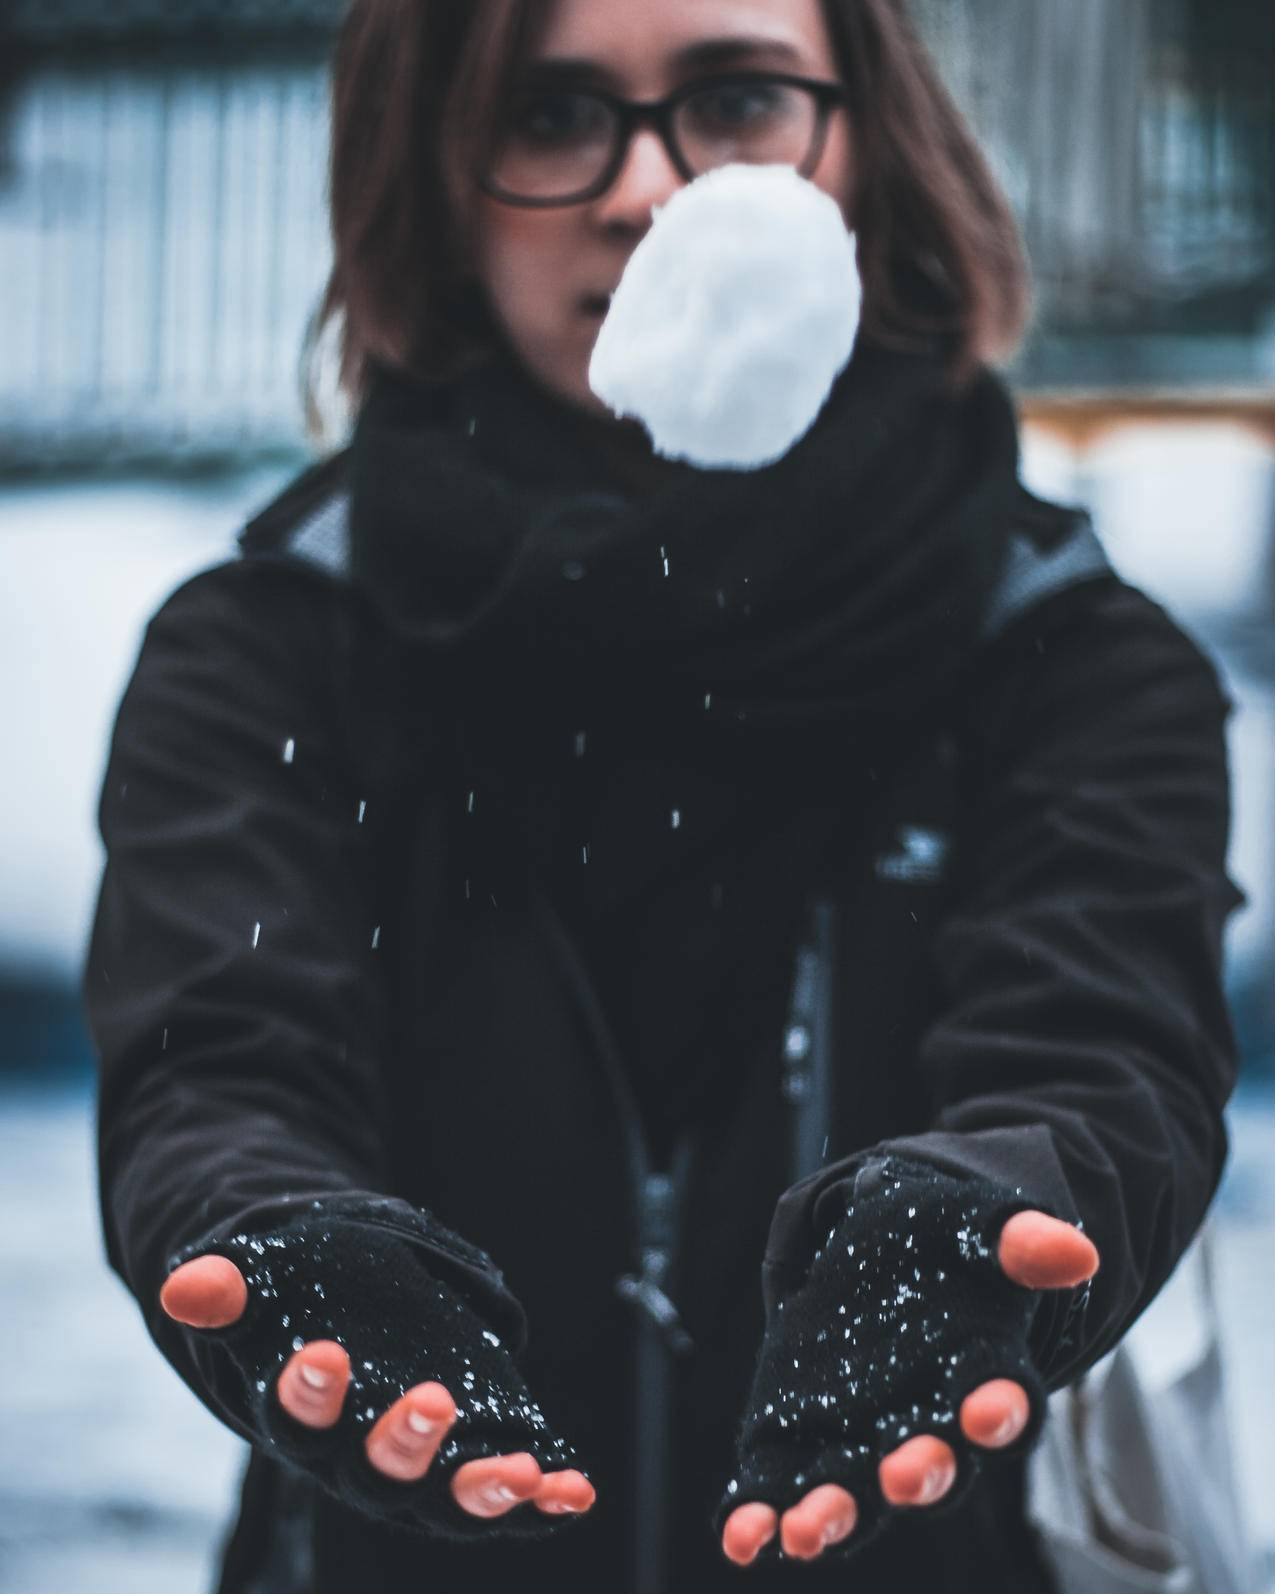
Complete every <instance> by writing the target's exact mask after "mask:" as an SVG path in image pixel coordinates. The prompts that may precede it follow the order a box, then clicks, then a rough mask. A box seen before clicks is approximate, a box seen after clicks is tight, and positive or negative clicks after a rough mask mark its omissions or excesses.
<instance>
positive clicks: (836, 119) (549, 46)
mask: <svg viewBox="0 0 1275 1594" xmlns="http://www.w3.org/2000/svg"><path fill="white" fill-rule="evenodd" d="M545 12H546V15H545V18H544V22H543V24H542V28H541V31H540V34H539V36H538V38H537V39H536V41H535V43H534V44H533V45H532V48H531V52H530V62H534V63H537V64H539V63H542V62H546V61H548V60H550V59H555V58H559V57H571V58H582V59H585V60H588V61H591V62H594V63H596V66H597V80H596V81H597V85H598V86H601V87H610V88H611V89H612V91H613V92H614V93H616V94H620V95H622V96H624V97H625V98H628V99H636V100H653V99H661V98H663V96H664V95H666V94H670V93H672V92H673V90H674V89H676V88H678V87H680V85H681V84H682V83H685V82H689V81H691V80H693V79H694V78H697V77H703V76H705V75H706V72H707V71H708V69H706V68H704V67H702V66H701V67H699V68H697V69H695V70H687V69H686V68H681V69H679V67H678V64H677V57H678V56H679V54H680V53H681V52H682V51H684V50H685V49H686V48H687V47H688V46H689V45H693V44H701V43H703V42H705V41H708V40H715V39H725V38H730V39H736V38H740V37H745V36H746V37H749V38H755V39H757V40H758V41H769V43H770V45H771V48H769V49H767V48H764V47H762V45H761V43H760V42H759V44H758V45H757V47H755V48H751V49H749V50H747V51H741V53H740V54H739V55H738V56H737V57H736V56H733V55H732V56H731V57H730V58H729V59H723V60H721V62H720V64H715V65H714V67H713V68H712V69H711V70H712V71H713V72H717V73H721V72H727V71H750V70H759V71H773V72H785V73H791V74H794V75H797V76H802V77H812V78H818V79H820V80H822V81H823V82H830V83H836V82H838V81H839V70H838V65H837V61H836V56H835V53H834V50H833V46H832V41H831V39H830V38H829V36H828V31H827V26H826V23H825V20H824V14H823V6H822V3H821V0H641V3H640V4H637V3H635V0H553V3H552V4H548V5H546V7H545ZM530 62H529V63H528V65H530ZM852 179H853V165H852V150H851V140H850V128H849V119H848V116H847V113H846V110H845V107H844V106H836V107H834V109H833V111H832V113H831V117H830V119H829V123H828V128H827V139H826V141H825V144H824V148H823V153H822V155H821V157H820V160H819V164H818V166H817V167H816V169H815V170H814V172H813V173H811V175H810V181H811V182H813V183H815V184H816V185H817V186H818V187H819V188H821V189H823V191H824V192H825V193H827V194H829V195H831V197H832V198H833V199H835V200H836V201H837V203H838V204H839V205H840V206H841V209H842V214H843V215H844V216H845V218H846V225H847V227H851V226H852V225H853V223H852V221H851V218H850V204H851V193H852ZM682 187H685V180H684V179H683V178H682V176H681V174H680V173H679V172H678V170H677V168H676V167H675V166H674V165H673V163H672V161H671V160H670V158H669V154H668V151H667V150H666V149H665V148H664V145H663V143H662V141H661V139H660V136H659V134H658V133H657V132H656V131H655V129H654V128H652V127H643V128H641V129H638V130H637V131H636V132H635V133H634V136H633V139H632V141H631V143H630V144H629V149H628V153H627V155H626V158H625V161H624V165H623V166H622V168H621V169H620V172H619V174H618V176H617V177H616V180H615V182H614V183H613V184H612V186H611V187H610V188H609V189H608V190H607V191H606V192H605V193H604V194H602V195H600V196H599V197H598V198H597V199H593V200H590V201H587V202H585V203H583V204H574V205H562V206H558V207H553V208H546V209H532V208H528V207H524V206H519V205H507V204H503V203H502V202H501V201H500V200H497V199H493V198H491V197H490V196H489V195H486V194H482V193H480V194H479V195H478V196H477V213H476V218H475V219H476V228H475V248H476V261H475V264H476V272H477V276H478V280H479V282H480V284H481V285H482V287H483V288H484V290H485V292H486V296H487V299H488V303H489V305H490V307H491V310H492V311H493V313H494V314H495V316H496V318H497V320H498V321H499V323H500V325H501V326H502V327H503V329H504V332H505V335H506V337H507V338H508V339H509V341H510V343H511V344H512V346H513V348H514V350H515V352H516V353H517V354H518V356H519V357H520V359H521V361H522V363H523V364H524V365H525V366H526V367H527V369H528V370H529V371H530V373H531V374H532V376H534V377H535V378H536V379H537V380H538V381H540V382H541V383H542V384H543V385H544V386H546V387H548V388H549V389H550V390H551V391H552V392H554V393H556V394H558V395H559V396H560V397H562V398H565V399H567V400H568V401H569V402H571V403H573V404H576V405H578V406H579V407H581V408H583V409H585V410H588V411H589V412H591V413H593V414H595V415H600V416H603V417H608V418H609V417H611V411H610V410H608V409H607V408H606V406H605V405H604V404H603V403H602V401H601V400H600V399H599V398H597V396H596V395H595V394H594V393H593V391H592V389H591V388H590V387H589V382H588V368H589V357H590V355H591V353H592V351H593V345H594V342H595V340H596V338H597V335H598V331H599V328H600V326H601V318H600V316H599V315H598V313H597V311H596V310H593V311H589V310H587V309H586V308H585V306H584V301H585V300H586V299H587V298H596V296H597V295H599V294H608V293H610V292H611V291H612V290H613V289H614V288H615V286H616V285H617V283H618V282H619V280H620V277H621V276H622V274H623V272H624V267H625V265H626V263H627V262H628V259H629V256H630V255H631V254H632V253H633V251H634V249H635V248H636V247H637V245H638V243H639V242H640V241H641V239H642V237H643V236H644V235H645V233H646V232H647V231H648V229H649V228H650V226H651V210H652V206H655V205H663V204H664V203H665V202H666V201H667V200H668V199H669V197H670V196H671V195H672V194H673V193H675V192H676V190H677V189H679V188H682Z"/></svg>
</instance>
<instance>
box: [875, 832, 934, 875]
mask: <svg viewBox="0 0 1275 1594" xmlns="http://www.w3.org/2000/svg"><path fill="white" fill-rule="evenodd" d="M949 840H950V838H949V837H948V836H947V834H946V833H945V832H944V831H941V830H929V829H927V828H926V827H925V826H924V825H900V826H899V830H898V848H897V850H896V851H894V852H883V853H880V854H879V855H878V857H877V860H876V873H877V874H878V876H879V877H880V878H881V879H882V880H925V881H929V880H941V879H942V878H943V871H944V869H945V868H946V866H947V855H948V848H949Z"/></svg>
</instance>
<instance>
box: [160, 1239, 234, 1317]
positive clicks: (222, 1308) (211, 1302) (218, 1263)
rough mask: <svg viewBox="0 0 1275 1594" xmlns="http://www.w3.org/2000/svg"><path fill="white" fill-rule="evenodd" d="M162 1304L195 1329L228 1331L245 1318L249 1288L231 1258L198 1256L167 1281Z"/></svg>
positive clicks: (161, 1295)
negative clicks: (228, 1326)
mask: <svg viewBox="0 0 1275 1594" xmlns="http://www.w3.org/2000/svg"><path fill="white" fill-rule="evenodd" d="M159 1304H160V1305H161V1306H162V1307H163V1308H164V1310H165V1311H166V1312H167V1313H168V1315H169V1317H171V1318H174V1319H175V1320H176V1321H177V1322H179V1323H186V1324H187V1325H188V1326H189V1327H191V1328H225V1327H226V1326H227V1324H229V1323H235V1322H238V1320H239V1319H240V1318H241V1317H242V1316H243V1310H244V1307H245V1306H246V1305H247V1304H248V1285H247V1283H246V1282H245V1281H244V1276H243V1274H242V1273H241V1272H240V1271H239V1269H238V1268H237V1267H236V1266H235V1264H234V1263H233V1262H232V1261H231V1260H230V1258H229V1257H226V1256H196V1257H192V1258H191V1260H190V1261H189V1262H183V1263H182V1265H181V1266H180V1267H177V1268H174V1269H173V1271H172V1272H171V1273H170V1274H169V1275H168V1277H167V1278H166V1279H165V1280H164V1283H163V1285H162V1286H161V1288H160V1292H159Z"/></svg>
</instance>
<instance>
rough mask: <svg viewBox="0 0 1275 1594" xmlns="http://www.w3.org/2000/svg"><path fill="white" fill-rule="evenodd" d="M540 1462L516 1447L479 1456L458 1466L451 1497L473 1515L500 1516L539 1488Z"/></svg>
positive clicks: (535, 1492)
mask: <svg viewBox="0 0 1275 1594" xmlns="http://www.w3.org/2000/svg"><path fill="white" fill-rule="evenodd" d="M540 1477H541V1474H540V1465H539V1463H538V1462H537V1460H536V1458H535V1457H534V1456H530V1455H528V1454H527V1452H526V1451H525V1450H520V1451H518V1453H517V1454H516V1455H512V1456H483V1457H482V1458H481V1459H480V1460H478V1461H467V1462H466V1463H465V1465H464V1466H463V1467H458V1468H457V1470H456V1476H455V1477H454V1478H453V1479H452V1498H453V1499H454V1500H455V1501H456V1504H457V1505H458V1506H460V1508H461V1509H462V1510H463V1511H468V1512H469V1514H470V1515H471V1516H476V1517H502V1516H504V1515H505V1514H506V1512H509V1511H512V1510H513V1508H514V1507H515V1506H517V1505H521V1504H522V1502H523V1501H524V1500H530V1499H531V1498H532V1497H533V1496H534V1495H536V1494H537V1493H538V1492H539V1490H540Z"/></svg>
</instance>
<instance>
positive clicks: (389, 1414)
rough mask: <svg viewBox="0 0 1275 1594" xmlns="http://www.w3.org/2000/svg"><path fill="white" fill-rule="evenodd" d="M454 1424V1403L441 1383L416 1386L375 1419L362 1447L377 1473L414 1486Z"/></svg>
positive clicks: (422, 1475) (423, 1474)
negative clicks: (382, 1473)
mask: <svg viewBox="0 0 1275 1594" xmlns="http://www.w3.org/2000/svg"><path fill="white" fill-rule="evenodd" d="M455 1421H456V1402H455V1401H454V1400H453V1399H452V1397H451V1396H450V1395H449V1394H448V1393H447V1391H446V1389H444V1388H443V1386H442V1384H439V1383H434V1382H430V1383H425V1384H416V1385H414V1386H413V1387H412V1388H411V1389H409V1390H408V1391H407V1393H406V1394H405V1395H403V1396H402V1397H401V1398H400V1399H399V1400H396V1401H395V1402H394V1404H393V1405H392V1406H391V1407H390V1408H389V1410H388V1411H383V1412H382V1413H381V1415H380V1416H379V1417H378V1418H377V1419H376V1422H375V1423H374V1424H373V1427H372V1431H371V1433H369V1434H368V1436H367V1439H366V1440H365V1441H364V1445H363V1448H364V1450H365V1451H366V1452H367V1459H368V1460H369V1461H370V1462H371V1463H372V1465H373V1466H374V1467H375V1468H376V1469H377V1471H378V1472H384V1473H386V1474H387V1475H388V1476H389V1477H391V1478H398V1479H399V1480H400V1481H401V1482H403V1483H413V1482H415V1480H416V1479H417V1478H423V1477H424V1476H425V1473H426V1471H427V1470H428V1468H429V1464H430V1462H431V1461H433V1459H434V1457H435V1456H436V1455H437V1454H438V1447H439V1445H441V1444H442V1442H443V1440H444V1439H445V1438H446V1437H447V1430H448V1429H449V1428H450V1427H451V1425H452V1424H453V1423H454V1422H455Z"/></svg>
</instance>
